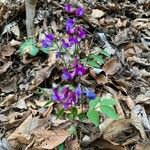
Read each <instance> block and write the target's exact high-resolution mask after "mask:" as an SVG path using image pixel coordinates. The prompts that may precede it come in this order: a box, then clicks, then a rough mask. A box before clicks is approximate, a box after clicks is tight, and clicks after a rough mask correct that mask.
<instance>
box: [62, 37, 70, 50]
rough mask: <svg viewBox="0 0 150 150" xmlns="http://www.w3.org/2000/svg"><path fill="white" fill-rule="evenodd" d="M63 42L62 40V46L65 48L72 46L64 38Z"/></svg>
mask: <svg viewBox="0 0 150 150" xmlns="http://www.w3.org/2000/svg"><path fill="white" fill-rule="evenodd" d="M61 42H62V47H63V48H68V47H70V45H69V43H67V42H66V41H65V40H64V39H62V40H61Z"/></svg>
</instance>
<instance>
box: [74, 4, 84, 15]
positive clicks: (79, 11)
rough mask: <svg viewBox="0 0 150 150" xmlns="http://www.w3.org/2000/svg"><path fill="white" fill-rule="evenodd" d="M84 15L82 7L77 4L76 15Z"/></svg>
mask: <svg viewBox="0 0 150 150" xmlns="http://www.w3.org/2000/svg"><path fill="white" fill-rule="evenodd" d="M83 15H84V8H83V7H81V6H79V7H78V8H77V9H76V16H78V17H81V16H83Z"/></svg>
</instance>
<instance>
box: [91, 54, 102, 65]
mask: <svg viewBox="0 0 150 150" xmlns="http://www.w3.org/2000/svg"><path fill="white" fill-rule="evenodd" d="M93 59H94V60H95V61H96V62H97V63H98V64H99V65H102V64H103V63H104V60H103V57H102V55H93Z"/></svg>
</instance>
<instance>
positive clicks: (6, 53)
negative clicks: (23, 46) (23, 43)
mask: <svg viewBox="0 0 150 150" xmlns="http://www.w3.org/2000/svg"><path fill="white" fill-rule="evenodd" d="M15 51H16V49H15V48H14V47H12V46H10V45H4V46H3V47H2V50H1V55H2V58H4V59H5V57H10V56H11V55H12V54H13V53H14V52H15Z"/></svg>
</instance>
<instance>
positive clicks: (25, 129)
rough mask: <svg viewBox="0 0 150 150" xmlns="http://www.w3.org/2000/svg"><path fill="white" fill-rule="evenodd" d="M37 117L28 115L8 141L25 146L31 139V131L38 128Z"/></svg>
mask: <svg viewBox="0 0 150 150" xmlns="http://www.w3.org/2000/svg"><path fill="white" fill-rule="evenodd" d="M39 124H40V121H39V117H32V115H30V116H29V117H27V118H26V120H25V121H24V122H23V123H22V124H21V125H20V126H19V127H18V128H16V130H15V131H14V132H13V133H12V134H11V135H10V136H9V137H8V140H9V141H13V140H17V141H19V142H20V143H23V144H27V143H28V142H29V140H30V138H31V135H30V133H31V131H32V130H33V129H35V128H36V127H37V126H39Z"/></svg>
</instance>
